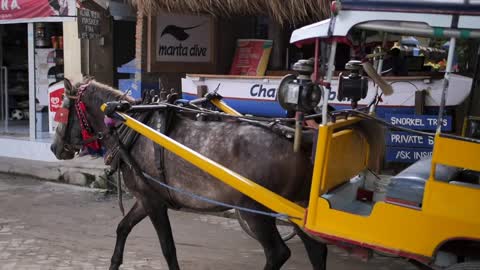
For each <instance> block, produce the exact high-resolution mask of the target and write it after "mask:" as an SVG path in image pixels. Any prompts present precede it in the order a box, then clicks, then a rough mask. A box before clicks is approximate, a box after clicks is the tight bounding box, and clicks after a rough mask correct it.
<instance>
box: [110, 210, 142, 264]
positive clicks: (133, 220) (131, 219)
mask: <svg viewBox="0 0 480 270" xmlns="http://www.w3.org/2000/svg"><path fill="white" fill-rule="evenodd" d="M146 216H147V213H146V212H145V209H144V208H143V206H142V204H140V203H139V202H138V201H136V202H135V204H134V205H133V206H132V208H131V209H130V211H128V214H127V215H126V216H125V217H123V219H122V220H121V221H120V223H119V224H118V227H117V242H116V243H115V251H114V252H113V256H112V260H111V264H110V270H118V269H119V267H120V265H121V264H122V263H123V250H124V248H125V242H126V241H127V237H128V234H129V233H130V232H131V231H132V229H133V227H135V225H137V224H138V223H139V222H140V221H142V220H143V219H144V218H145V217H146Z"/></svg>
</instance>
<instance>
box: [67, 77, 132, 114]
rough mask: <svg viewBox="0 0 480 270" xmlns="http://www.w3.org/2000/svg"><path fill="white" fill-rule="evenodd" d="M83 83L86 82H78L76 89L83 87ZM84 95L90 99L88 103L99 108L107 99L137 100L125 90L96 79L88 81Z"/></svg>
mask: <svg viewBox="0 0 480 270" xmlns="http://www.w3.org/2000/svg"><path fill="white" fill-rule="evenodd" d="M82 84H85V83H77V84H76V85H75V89H78V87H81V85H82ZM84 95H85V98H86V99H88V103H89V104H91V105H92V106H94V107H97V108H100V106H101V105H102V104H103V103H104V102H105V101H116V100H125V101H128V102H130V103H134V102H135V100H134V99H133V98H132V97H130V96H127V95H125V93H124V92H122V91H120V90H118V89H115V88H113V87H111V86H108V85H106V84H103V83H100V82H97V81H95V80H89V81H88V85H87V89H86V92H85V94H84ZM85 101H86V100H85Z"/></svg>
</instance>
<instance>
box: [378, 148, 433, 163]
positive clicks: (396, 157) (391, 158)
mask: <svg viewBox="0 0 480 270" xmlns="http://www.w3.org/2000/svg"><path fill="white" fill-rule="evenodd" d="M431 156H432V149H431V148H404V147H388V148H387V151H386V155H385V159H386V162H404V163H412V162H415V161H417V160H419V159H422V158H426V157H431Z"/></svg>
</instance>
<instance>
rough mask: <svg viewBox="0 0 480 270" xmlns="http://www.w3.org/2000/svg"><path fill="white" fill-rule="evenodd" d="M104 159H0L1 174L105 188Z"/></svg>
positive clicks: (105, 167)
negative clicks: (54, 160)
mask: <svg viewBox="0 0 480 270" xmlns="http://www.w3.org/2000/svg"><path fill="white" fill-rule="evenodd" d="M107 168H109V167H108V166H106V165H104V164H103V159H101V158H97V159H91V158H90V157H82V158H76V159H74V160H69V161H57V162H47V161H37V160H28V159H20V158H10V157H0V172H1V173H7V174H15V175H24V176H31V177H35V178H38V179H42V180H48V181H53V182H61V183H67V184H73V185H77V186H84V187H95V188H104V187H105V185H106V177H105V169H107Z"/></svg>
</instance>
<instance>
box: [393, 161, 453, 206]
mask: <svg viewBox="0 0 480 270" xmlns="http://www.w3.org/2000/svg"><path fill="white" fill-rule="evenodd" d="M431 163H432V158H425V159H421V160H419V161H417V162H415V163H413V164H412V165H410V166H409V167H407V168H406V169H405V170H403V171H401V172H400V173H399V174H398V175H396V176H394V177H392V178H391V180H390V184H389V185H388V188H387V194H386V198H385V201H386V202H389V203H393V204H399V205H403V206H409V207H414V208H420V207H421V206H422V201H423V191H424V189H425V182H426V181H427V180H428V178H429V176H430V169H431ZM458 171H459V169H457V168H454V167H448V166H444V165H438V166H437V168H436V172H435V174H436V175H435V179H437V180H439V181H445V182H447V181H449V180H450V179H452V178H453V177H454V176H455V175H456V174H457V173H458Z"/></svg>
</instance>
